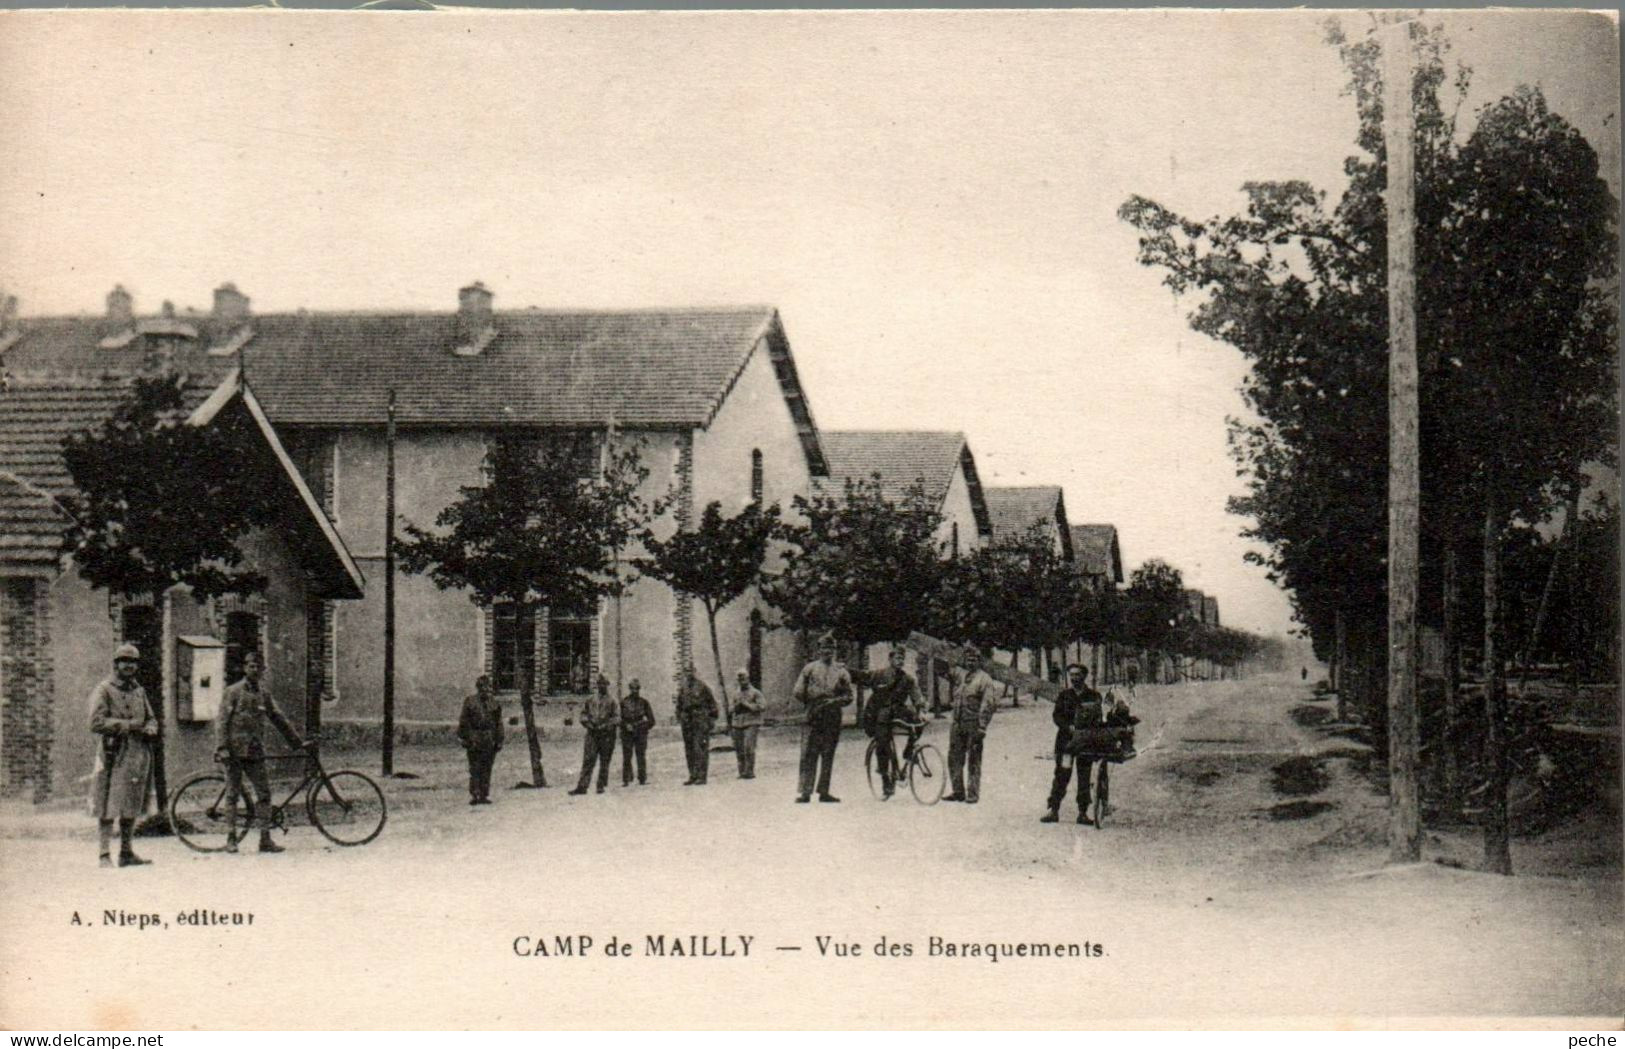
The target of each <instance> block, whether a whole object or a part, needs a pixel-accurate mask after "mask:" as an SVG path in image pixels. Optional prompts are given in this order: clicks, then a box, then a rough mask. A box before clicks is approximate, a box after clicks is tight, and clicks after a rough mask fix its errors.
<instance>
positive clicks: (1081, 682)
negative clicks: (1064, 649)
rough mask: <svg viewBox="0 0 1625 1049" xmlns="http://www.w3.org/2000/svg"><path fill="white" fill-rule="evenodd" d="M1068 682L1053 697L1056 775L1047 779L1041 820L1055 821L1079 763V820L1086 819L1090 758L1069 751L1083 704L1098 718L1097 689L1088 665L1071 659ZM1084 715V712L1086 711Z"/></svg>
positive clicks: (1058, 818)
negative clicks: (1048, 780)
mask: <svg viewBox="0 0 1625 1049" xmlns="http://www.w3.org/2000/svg"><path fill="white" fill-rule="evenodd" d="M1066 670H1067V686H1066V688H1063V689H1062V690H1061V693H1060V695H1058V696H1056V697H1055V710H1054V712H1053V715H1052V716H1053V718H1054V720H1055V775H1054V777H1053V778H1052V779H1051V780H1050V788H1049V801H1048V803H1047V804H1046V806H1045V811H1044V814H1043V815H1042V816H1040V817H1039V818H1038V821H1039V822H1040V823H1055V822H1058V821H1059V820H1060V818H1061V803H1062V802H1063V801H1065V800H1066V788H1067V784H1068V783H1070V782H1071V781H1072V766H1073V764H1074V763H1075V764H1076V765H1077V766H1078V822H1079V823H1089V822H1091V820H1090V819H1089V816H1088V812H1089V774H1090V771H1091V764H1092V763H1091V762H1089V761H1084V760H1079V759H1078V758H1077V757H1076V755H1075V754H1074V753H1073V751H1072V730H1073V726H1074V725H1075V724H1076V723H1077V721H1078V719H1079V712H1080V710H1082V709H1083V708H1084V707H1085V706H1088V707H1091V708H1093V712H1094V713H1093V718H1094V720H1095V721H1097V722H1098V721H1100V720H1101V715H1100V705H1101V703H1102V702H1103V700H1102V699H1101V695H1100V693H1099V692H1096V691H1095V690H1094V689H1092V688H1090V687H1089V668H1088V667H1086V666H1084V665H1083V664H1082V663H1073V664H1071V665H1070V666H1068V667H1067V668H1066ZM1086 716H1087V715H1086Z"/></svg>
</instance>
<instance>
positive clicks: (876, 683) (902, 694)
mask: <svg viewBox="0 0 1625 1049" xmlns="http://www.w3.org/2000/svg"><path fill="white" fill-rule="evenodd" d="M907 661H908V650H907V649H906V648H904V647H903V646H902V645H894V646H893V647H892V650H891V654H890V655H889V656H888V657H887V661H886V662H887V665H886V667H885V668H884V669H882V670H877V671H875V672H874V673H867V674H862V675H861V676H860V679H859V683H860V684H864V685H868V686H869V688H870V689H871V690H872V691H871V692H870V694H869V703H868V705H867V706H865V707H864V708H863V729H864V731H865V732H867V733H868V734H869V737H870V738H871V739H873V740H874V741H875V754H876V760H877V761H878V763H879V765H880V780H881V783H882V791H881V797H880V800H882V801H885V800H886V799H887V798H889V797H891V796H892V794H893V793H895V792H896V789H897V778H898V765H897V745H896V742H895V739H894V730H895V729H896V728H897V727H899V726H900V727H903V728H905V729H907V730H908V743H907V744H906V749H905V750H904V752H903V753H904V754H909V753H912V751H913V748H914V743H915V741H917V740H918V739H919V738H920V732H921V731H922V730H923V729H924V727H925V719H924V718H923V717H922V716H921V714H920V708H921V706H922V703H923V701H922V699H921V697H920V687H919V685H918V684H916V683H915V681H914V677H913V675H911V674H909V673H908V671H906V670H904V669H903V667H904V664H905V663H906V662H907Z"/></svg>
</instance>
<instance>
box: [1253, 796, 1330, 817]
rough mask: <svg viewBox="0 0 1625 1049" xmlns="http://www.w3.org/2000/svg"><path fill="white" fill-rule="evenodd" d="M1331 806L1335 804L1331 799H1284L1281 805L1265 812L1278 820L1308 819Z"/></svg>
mask: <svg viewBox="0 0 1625 1049" xmlns="http://www.w3.org/2000/svg"><path fill="white" fill-rule="evenodd" d="M1331 808H1333V805H1332V803H1331V802H1329V801H1283V802H1282V803H1281V804H1279V805H1273V806H1271V807H1270V808H1268V809H1265V810H1264V813H1265V815H1267V816H1269V818H1270V819H1272V820H1276V821H1281V820H1306V819H1310V818H1311V817H1314V816H1318V815H1320V814H1321V813H1322V812H1325V811H1327V810H1328V809H1331Z"/></svg>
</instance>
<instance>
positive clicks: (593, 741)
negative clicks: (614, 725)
mask: <svg viewBox="0 0 1625 1049" xmlns="http://www.w3.org/2000/svg"><path fill="white" fill-rule="evenodd" d="M614 756H615V730H614V729H609V730H607V731H603V730H600V731H590V730H589V731H588V732H587V734H586V735H585V736H583V737H582V739H581V779H579V780H578V781H577V782H576V790H586V789H587V783H588V781H589V780H591V779H592V770H593V766H594V765H596V766H598V789H599V790H603V789H604V788H605V787H606V786H608V785H609V762H610V759H611V758H613V757H614Z"/></svg>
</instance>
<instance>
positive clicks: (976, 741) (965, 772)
mask: <svg viewBox="0 0 1625 1049" xmlns="http://www.w3.org/2000/svg"><path fill="white" fill-rule="evenodd" d="M982 660H983V656H982V653H981V652H979V651H977V650H976V649H974V648H967V649H966V650H965V655H964V670H963V672H962V675H961V680H960V682H959V687H958V688H957V689H955V690H954V712H953V725H952V727H951V728H950V729H949V735H948V774H949V778H950V780H951V782H952V783H953V787H954V789H953V792H952V793H951V794H949V795H948V796H947V797H945V798H943V799H942V800H943V801H963V802H966V803H968V804H971V805H974V804H976V801H977V799H978V797H980V793H981V788H982V743H983V741H984V740H985V739H986V738H987V726H988V723H989V722H991V721H992V720H993V708H994V706H996V705H997V704H998V701H999V686H998V684H997V683H996V682H995V681H994V680H993V678H992V677H991V676H989V675H988V672H987V671H986V670H983V669H982ZM967 766H969V768H968V769H967Z"/></svg>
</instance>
